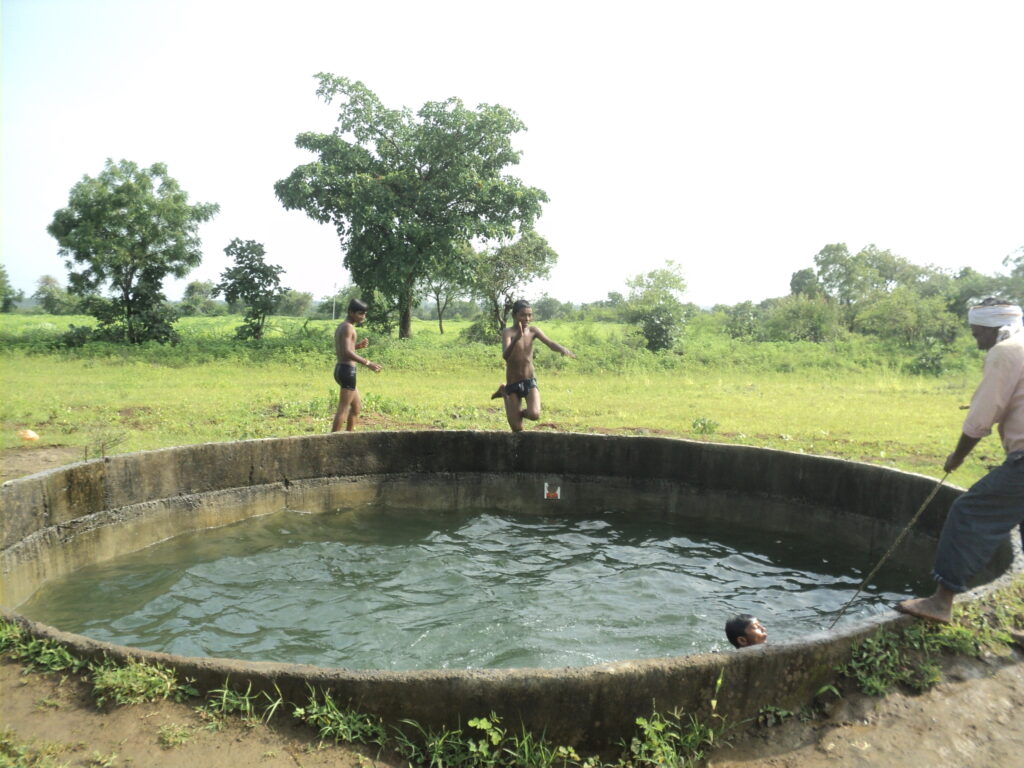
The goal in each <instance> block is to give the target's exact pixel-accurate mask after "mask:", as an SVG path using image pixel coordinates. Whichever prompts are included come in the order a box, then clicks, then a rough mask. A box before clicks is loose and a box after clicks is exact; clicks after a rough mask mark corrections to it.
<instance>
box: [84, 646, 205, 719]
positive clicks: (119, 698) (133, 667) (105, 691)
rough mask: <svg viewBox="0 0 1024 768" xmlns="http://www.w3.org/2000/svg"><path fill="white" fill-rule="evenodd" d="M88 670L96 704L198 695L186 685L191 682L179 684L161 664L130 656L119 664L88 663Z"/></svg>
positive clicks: (174, 674) (175, 698)
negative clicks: (149, 662) (90, 674)
mask: <svg viewBox="0 0 1024 768" xmlns="http://www.w3.org/2000/svg"><path fill="white" fill-rule="evenodd" d="M89 671H90V672H91V673H92V692H93V696H94V697H95V699H96V705H97V706H100V707H102V706H103V705H104V704H106V703H107V702H108V701H112V702H113V703H114V704H117V705H125V704H141V703H142V702H145V701H156V700H157V699H173V700H174V701H177V702H181V701H184V700H185V699H187V698H188V697H189V696H197V695H198V694H199V692H198V691H197V690H196V689H195V688H194V687H192V685H191V684H190V683H191V682H192V681H187V682H186V683H184V684H182V683H179V682H178V677H177V674H176V673H175V671H174V670H173V669H170V668H168V667H165V666H163V665H162V664H147V663H145V662H142V661H137V660H135V659H132V658H129V659H128V660H127V661H126V662H123V663H121V662H116V661H112V660H111V659H104V660H103V661H102V662H101V663H99V664H92V665H90V667H89Z"/></svg>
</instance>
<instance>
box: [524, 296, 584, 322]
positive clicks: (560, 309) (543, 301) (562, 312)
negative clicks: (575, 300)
mask: <svg viewBox="0 0 1024 768" xmlns="http://www.w3.org/2000/svg"><path fill="white" fill-rule="evenodd" d="M574 309H575V307H574V306H573V304H572V302H571V301H566V302H561V301H559V300H558V299H556V298H555V297H554V296H548V295H547V294H546V293H545V294H542V295H541V296H540V298H538V299H535V300H534V301H533V314H534V316H535V317H536V318H537V319H538V320H554V319H555V318H559V317H566V316H568V315H569V314H570V313H571V312H572V311H573V310H574Z"/></svg>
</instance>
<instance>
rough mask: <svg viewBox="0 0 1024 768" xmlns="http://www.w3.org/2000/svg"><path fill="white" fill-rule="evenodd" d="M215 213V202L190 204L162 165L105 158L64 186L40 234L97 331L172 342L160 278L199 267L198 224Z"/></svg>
mask: <svg viewBox="0 0 1024 768" xmlns="http://www.w3.org/2000/svg"><path fill="white" fill-rule="evenodd" d="M218 210H219V206H217V205H216V204H215V203H197V204H195V205H190V204H189V202H188V195H187V194H186V193H185V192H184V190H182V189H181V187H180V186H179V185H178V182H177V181H175V180H174V179H172V178H171V177H170V176H168V175H167V167H166V166H165V165H163V163H155V164H154V165H152V166H150V167H149V168H140V167H139V166H138V165H136V164H135V163H133V162H131V161H129V160H121V161H119V162H118V163H116V164H115V163H114V162H113V161H112V160H107V162H106V164H105V166H104V168H103V171H102V172H101V173H100V174H99V175H98V176H97V177H95V178H91V177H89V176H84V177H83V178H82V180H81V181H80V182H78V183H77V184H76V185H75V186H74V187H72V188H71V193H70V196H69V198H68V205H67V207H66V208H62V209H60V210H59V211H57V212H56V213H54V215H53V221H52V222H51V223H50V225H49V227H47V231H48V232H49V233H50V234H51V235H52V236H53V237H54V238H55V239H56V240H57V243H58V244H59V246H60V249H59V252H60V254H61V256H63V257H64V258H65V263H66V264H67V267H68V271H69V286H68V291H69V293H71V294H74V295H76V296H81V297H83V298H90V299H92V300H93V301H92V303H91V304H90V303H86V305H85V308H86V310H87V311H89V312H90V313H92V314H94V316H95V317H96V318H97V319H98V320H99V321H100V329H99V334H100V335H101V336H104V337H106V338H110V339H114V340H124V341H128V342H131V343H141V342H143V341H148V340H156V341H160V342H164V341H173V340H175V335H174V332H173V329H172V328H171V324H172V323H173V322H174V320H175V316H174V315H173V313H171V312H170V311H169V310H167V309H166V308H165V307H163V304H164V302H165V301H166V298H165V296H164V294H163V288H162V285H163V280H164V278H165V277H166V276H167V275H173V276H175V277H184V276H185V275H186V274H188V272H189V271H190V270H192V269H193V268H195V267H196V266H198V265H199V263H200V261H201V260H202V251H201V243H200V240H199V236H198V233H197V232H198V226H199V224H200V223H202V222H204V221H207V220H209V219H210V218H212V217H213V215H214V214H215V213H217V211H218ZM104 291H107V292H109V297H104V296H103V295H102V294H103V292H104ZM94 309H95V312H94Z"/></svg>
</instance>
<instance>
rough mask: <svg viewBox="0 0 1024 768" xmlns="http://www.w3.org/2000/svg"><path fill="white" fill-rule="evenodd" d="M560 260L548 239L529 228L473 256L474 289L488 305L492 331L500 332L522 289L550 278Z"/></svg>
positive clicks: (487, 323)
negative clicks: (514, 237) (508, 240)
mask: <svg viewBox="0 0 1024 768" xmlns="http://www.w3.org/2000/svg"><path fill="white" fill-rule="evenodd" d="M556 261H558V254H557V253H555V251H554V250H553V249H552V248H551V246H550V245H548V241H547V240H545V239H544V238H543V237H541V236H540V235H538V234H537V233H536V232H534V231H533V230H527V231H526V232H524V233H523V235H522V237H520V238H519V239H518V240H516V241H515V242H512V243H509V244H507V245H502V246H498V247H497V248H490V249H487V250H484V251H482V252H480V253H477V254H476V256H475V257H474V268H473V292H474V293H475V294H476V295H477V296H478V297H479V298H480V299H481V300H482V301H483V302H484V303H485V304H486V306H487V313H486V314H487V316H486V317H485V318H484V319H483V322H484V323H485V324H486V326H487V328H488V330H489V331H493V332H494V334H495V335H496V334H498V333H500V332H501V329H502V328H504V327H505V325H506V323H507V321H508V315H509V312H511V311H512V305H513V304H514V303H515V301H516V299H517V298H519V296H518V294H519V292H520V291H521V290H522V288H523V287H524V286H525V285H527V284H528V283H530V282H531V281H533V280H536V279H537V278H540V277H547V276H548V275H549V274H551V267H552V266H554V264H555V262H556Z"/></svg>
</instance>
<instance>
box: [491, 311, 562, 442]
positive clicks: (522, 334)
mask: <svg viewBox="0 0 1024 768" xmlns="http://www.w3.org/2000/svg"><path fill="white" fill-rule="evenodd" d="M512 318H513V320H514V321H515V324H514V325H513V326H512V327H511V328H506V329H505V330H503V331H502V332H501V356H502V357H503V358H504V359H505V383H504V384H502V385H501V386H500V387H498V391H497V392H495V393H494V394H493V395H491V398H492V399H494V398H496V397H503V398H504V399H505V416H506V417H507V418H508V425H509V426H510V427H511V428H512V431H513V432H521V431H522V430H523V419H530V420H531V421H536V420H537V419H539V418H540V390H539V389H538V388H537V379H536V378H535V377H534V370H533V340H534V339H539V340H540V341H541V342H543V343H544V344H546V345H547V347H548V348H549V349H551V350H552V351H554V352H558V353H560V354H562V355H565V356H566V357H576V355H574V354H573V353H572V352H570V351H569V350H568V349H566V348H565V347H563V346H562V345H561V344H556V343H555V342H553V341H552V340H551V339H549V338H548V337H547V336H545V335H544V332H543V331H542V330H541V329H540V328H538V327H537V326H535V325H534V326H531V325H530V321H531V320H532V319H533V309H532V308H531V307H530V302H528V301H524V300H523V299H520V300H519V301H517V302H516V303H515V304H513V305H512ZM524 399H525V400H526V409H525V410H523V409H522V404H523V400H524Z"/></svg>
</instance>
